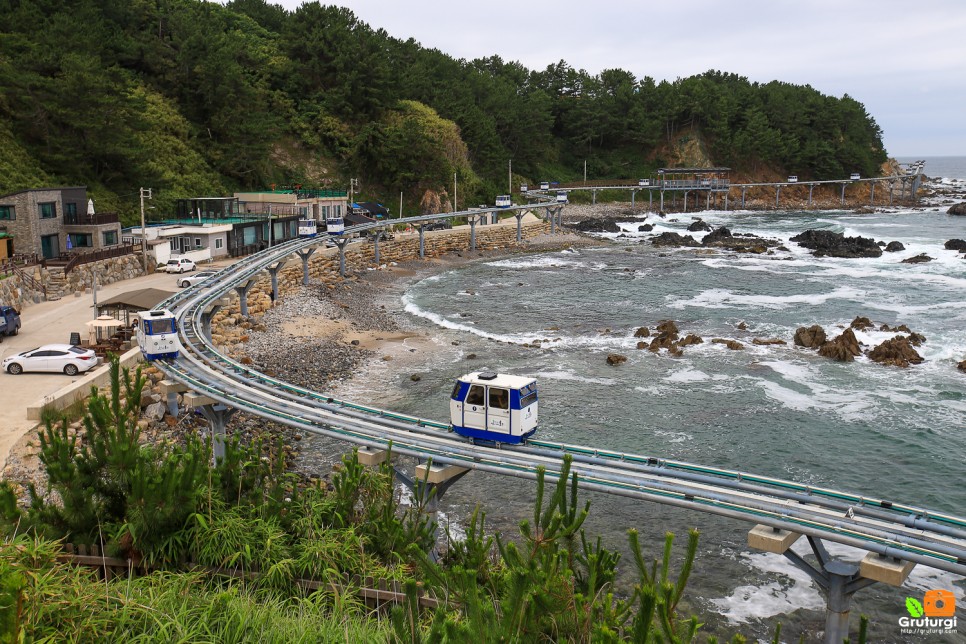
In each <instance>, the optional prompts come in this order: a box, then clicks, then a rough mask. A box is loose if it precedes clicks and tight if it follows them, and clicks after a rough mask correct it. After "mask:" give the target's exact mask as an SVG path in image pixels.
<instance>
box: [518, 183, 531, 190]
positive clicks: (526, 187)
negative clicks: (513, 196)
mask: <svg viewBox="0 0 966 644" xmlns="http://www.w3.org/2000/svg"><path fill="white" fill-rule="evenodd" d="M529 190H530V186H528V185H527V184H525V183H524V184H521V185H520V192H527V191H529Z"/></svg>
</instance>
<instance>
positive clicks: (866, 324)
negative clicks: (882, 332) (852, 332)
mask: <svg viewBox="0 0 966 644" xmlns="http://www.w3.org/2000/svg"><path fill="white" fill-rule="evenodd" d="M849 326H850V327H852V328H853V329H858V330H859V331H865V330H866V329H874V328H875V324H873V323H872V320H870V319H869V318H864V317H858V316H856V318H855V319H854V320H852V324H850V325H849Z"/></svg>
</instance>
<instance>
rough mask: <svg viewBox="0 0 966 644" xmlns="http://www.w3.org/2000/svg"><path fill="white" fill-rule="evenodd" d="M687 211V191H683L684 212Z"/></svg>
mask: <svg viewBox="0 0 966 644" xmlns="http://www.w3.org/2000/svg"><path fill="white" fill-rule="evenodd" d="M687 211H688V191H687V190H685V191H684V212H687Z"/></svg>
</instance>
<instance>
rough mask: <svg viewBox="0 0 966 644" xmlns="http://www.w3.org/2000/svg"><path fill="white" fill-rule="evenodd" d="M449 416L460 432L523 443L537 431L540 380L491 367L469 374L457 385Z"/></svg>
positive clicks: (469, 435)
mask: <svg viewBox="0 0 966 644" xmlns="http://www.w3.org/2000/svg"><path fill="white" fill-rule="evenodd" d="M449 416H450V423H451V424H452V426H453V431H455V432H456V433H457V434H459V435H460V436H466V437H467V438H470V439H474V440H475V439H481V440H488V441H495V442H498V443H522V442H524V441H525V440H526V439H527V437H528V436H530V435H531V434H533V433H534V432H535V431H537V381H536V380H535V379H533V378H527V377H524V376H511V375H507V374H497V373H493V372H487V371H483V372H474V373H469V374H466V375H465V376H462V377H460V378H459V379H458V380H457V381H456V385H455V386H454V387H453V394H452V396H451V397H450V401H449Z"/></svg>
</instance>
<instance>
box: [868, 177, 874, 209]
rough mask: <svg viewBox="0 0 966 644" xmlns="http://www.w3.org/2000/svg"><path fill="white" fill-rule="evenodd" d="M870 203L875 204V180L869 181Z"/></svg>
mask: <svg viewBox="0 0 966 644" xmlns="http://www.w3.org/2000/svg"><path fill="white" fill-rule="evenodd" d="M869 205H870V206H874V205H875V181H870V182H869Z"/></svg>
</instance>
